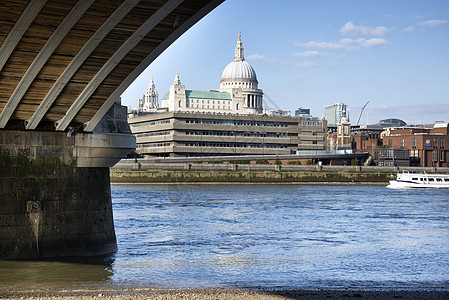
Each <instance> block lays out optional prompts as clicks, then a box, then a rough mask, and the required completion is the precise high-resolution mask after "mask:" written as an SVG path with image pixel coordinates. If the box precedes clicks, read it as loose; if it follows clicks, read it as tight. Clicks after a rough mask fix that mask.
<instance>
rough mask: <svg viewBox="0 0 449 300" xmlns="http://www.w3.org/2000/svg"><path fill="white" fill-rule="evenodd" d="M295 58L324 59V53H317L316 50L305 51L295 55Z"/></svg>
mask: <svg viewBox="0 0 449 300" xmlns="http://www.w3.org/2000/svg"><path fill="white" fill-rule="evenodd" d="M293 56H296V57H304V58H312V57H323V56H324V53H322V52H319V51H316V50H311V51H304V52H296V53H293Z"/></svg>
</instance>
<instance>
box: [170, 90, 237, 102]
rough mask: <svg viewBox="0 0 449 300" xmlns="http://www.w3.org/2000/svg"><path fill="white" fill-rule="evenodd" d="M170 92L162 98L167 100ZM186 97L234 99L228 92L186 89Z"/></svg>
mask: <svg viewBox="0 0 449 300" xmlns="http://www.w3.org/2000/svg"><path fill="white" fill-rule="evenodd" d="M169 95H170V92H167V93H166V94H165V95H164V97H162V100H167V99H168V96H169ZM186 98H187V99H188V98H195V99H211V100H232V97H231V94H230V93H228V92H219V91H191V90H186Z"/></svg>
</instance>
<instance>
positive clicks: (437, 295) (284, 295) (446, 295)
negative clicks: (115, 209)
mask: <svg viewBox="0 0 449 300" xmlns="http://www.w3.org/2000/svg"><path fill="white" fill-rule="evenodd" d="M351 298H353V299H404V300H408V299H424V300H425V299H429V300H431V299H432V300H440V299H441V300H443V299H449V291H441V290H428V291H424V290H419V291H403V290H392V291H357V290H273V291H257V290H245V289H193V290H163V291H159V290H157V291H155V290H144V289H143V290H142V289H137V290H133V289H126V290H114V291H111V290H108V291H58V292H50V291H33V292H14V291H10V292H7V293H4V294H0V299H40V300H47V299H48V300H56V299H62V300H73V299H100V300H106V299H112V300H122V299H139V300H140V299H156V300H159V299H193V300H209V299H216V300H221V299H236V300H240V299H242V300H243V299H250V300H252V299H254V300H255V299H261V300H271V299H351Z"/></svg>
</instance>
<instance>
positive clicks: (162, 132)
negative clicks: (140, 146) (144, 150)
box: [135, 131, 170, 137]
mask: <svg viewBox="0 0 449 300" xmlns="http://www.w3.org/2000/svg"><path fill="white" fill-rule="evenodd" d="M169 134H170V131H156V132H149V133H137V134H135V136H136V137H149V136H160V135H169Z"/></svg>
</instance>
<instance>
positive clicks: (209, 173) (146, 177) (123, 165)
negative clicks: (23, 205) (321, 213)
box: [110, 161, 449, 185]
mask: <svg viewBox="0 0 449 300" xmlns="http://www.w3.org/2000/svg"><path fill="white" fill-rule="evenodd" d="M407 169H414V170H420V171H426V172H428V173H433V172H439V173H448V172H449V168H407ZM397 172H398V168H397V167H372V166H320V165H308V166H303V165H276V164H274V165H257V164H192V163H188V162H186V163H158V164H151V163H147V162H145V161H143V162H141V161H138V162H135V161H122V162H120V163H119V164H117V165H116V166H115V167H114V168H111V171H110V176H111V183H116V184H120V183H123V184H128V183H129V184H134V183H135V184H139V183H142V184H144V183H148V184H150V183H285V184H293V183H297V184H307V183H311V184H379V185H382V184H384V185H386V184H388V181H389V180H390V179H393V178H395V177H396V174H397Z"/></svg>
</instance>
